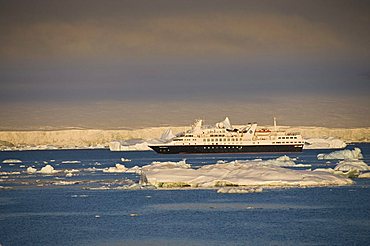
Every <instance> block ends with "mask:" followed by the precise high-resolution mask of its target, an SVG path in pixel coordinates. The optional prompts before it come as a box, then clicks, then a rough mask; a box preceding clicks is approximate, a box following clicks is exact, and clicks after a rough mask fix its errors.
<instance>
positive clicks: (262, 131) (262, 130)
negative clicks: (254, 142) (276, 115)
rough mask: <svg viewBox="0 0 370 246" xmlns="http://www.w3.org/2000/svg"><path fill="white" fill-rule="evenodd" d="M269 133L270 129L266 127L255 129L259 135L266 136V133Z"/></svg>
mask: <svg viewBox="0 0 370 246" xmlns="http://www.w3.org/2000/svg"><path fill="white" fill-rule="evenodd" d="M270 133H271V130H269V129H266V128H263V129H259V130H256V134H257V135H259V136H267V135H270Z"/></svg>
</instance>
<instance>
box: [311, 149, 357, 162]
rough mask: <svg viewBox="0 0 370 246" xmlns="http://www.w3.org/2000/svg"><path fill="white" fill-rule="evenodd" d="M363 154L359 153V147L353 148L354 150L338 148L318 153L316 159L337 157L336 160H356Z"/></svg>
mask: <svg viewBox="0 0 370 246" xmlns="http://www.w3.org/2000/svg"><path fill="white" fill-rule="evenodd" d="M362 158H363V156H362V154H361V149H359V148H355V149H354V150H349V149H345V150H339V151H334V152H331V153H329V154H318V155H317V159H319V160H332V159H337V160H345V159H348V160H358V159H362Z"/></svg>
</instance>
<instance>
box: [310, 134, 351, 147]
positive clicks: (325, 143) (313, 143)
mask: <svg viewBox="0 0 370 246" xmlns="http://www.w3.org/2000/svg"><path fill="white" fill-rule="evenodd" d="M305 141H306V142H305V145H304V146H303V148H304V149H344V148H345V147H346V146H347V144H346V143H345V142H344V141H342V140H340V139H337V138H333V137H329V138H309V139H305Z"/></svg>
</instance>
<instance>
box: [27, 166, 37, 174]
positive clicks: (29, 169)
mask: <svg viewBox="0 0 370 246" xmlns="http://www.w3.org/2000/svg"><path fill="white" fill-rule="evenodd" d="M26 172H27V173H28V174H34V173H36V172H37V169H36V168H33V167H28V168H27V170H26Z"/></svg>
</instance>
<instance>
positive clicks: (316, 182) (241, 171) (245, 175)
mask: <svg viewBox="0 0 370 246" xmlns="http://www.w3.org/2000/svg"><path fill="white" fill-rule="evenodd" d="M247 162H248V161H245V162H244V163H238V162H230V163H225V164H212V165H206V166H203V167H201V168H199V169H193V168H189V167H186V168H185V167H182V166H178V165H173V166H170V165H169V166H166V165H163V166H162V165H161V166H156V165H149V166H150V168H148V167H147V166H144V167H143V168H142V170H143V172H142V174H141V179H140V182H141V183H146V184H149V185H153V186H155V187H160V188H179V187H193V188H194V187H200V188H215V187H224V186H242V187H243V186H246V187H251V186H252V187H256V186H262V187H289V186H291V187H292V186H294V187H308V186H331V185H349V184H352V183H353V181H352V180H351V179H348V178H346V177H342V176H336V175H333V174H331V173H324V172H312V171H308V170H291V169H287V168H283V167H279V166H271V165H270V166H268V165H255V162H254V161H249V162H250V163H248V164H247Z"/></svg>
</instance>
